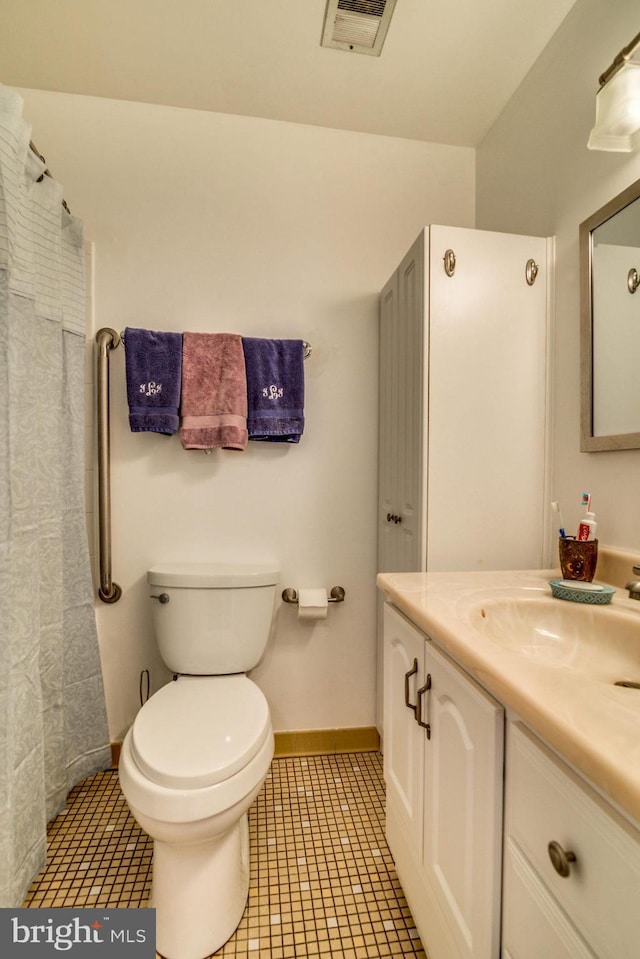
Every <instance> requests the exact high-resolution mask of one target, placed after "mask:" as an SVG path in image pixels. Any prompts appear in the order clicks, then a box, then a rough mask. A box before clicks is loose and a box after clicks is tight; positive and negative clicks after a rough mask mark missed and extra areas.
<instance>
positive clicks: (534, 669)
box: [377, 570, 640, 828]
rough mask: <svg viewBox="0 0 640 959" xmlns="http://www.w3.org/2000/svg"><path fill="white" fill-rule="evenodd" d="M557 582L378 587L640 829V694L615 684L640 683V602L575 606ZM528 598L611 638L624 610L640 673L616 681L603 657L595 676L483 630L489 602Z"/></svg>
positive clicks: (460, 581)
mask: <svg viewBox="0 0 640 959" xmlns="http://www.w3.org/2000/svg"><path fill="white" fill-rule="evenodd" d="M554 578H559V572H558V570H528V571H504V572H503V571H499V572H470V573H464V572H461V573H440V572H438V573H380V574H378V577H377V583H378V587H379V588H380V589H381V590H383V592H384V593H385V596H386V598H387V600H388V601H389V602H391V603H392V605H394V606H395V607H396V608H398V609H399V610H400V611H401V612H402V613H404V615H405V616H406V617H407V618H408V619H409V620H411V621H412V622H413V623H414V624H415V625H416V626H417V627H418V628H419V629H420V630H422V631H423V632H425V633H426V634H427V635H428V636H429V637H430V638H431V639H432V640H433V641H434V642H435V643H436V644H437V645H438V646H439V647H440V648H442V649H443V650H445V651H446V652H447V653H449V655H450V656H451V657H452V658H453V659H455V660H456V661H457V662H458V663H459V664H460V665H461V666H463V667H464V668H465V669H466V670H467V672H469V673H470V675H471V676H473V677H474V678H475V679H476V680H477V682H478V683H480V685H481V686H483V687H484V688H485V689H486V690H487V691H488V692H490V693H491V694H492V695H493V696H494V697H495V698H496V699H497V700H498V701H499V702H501V703H502V704H503V705H504V706H506V707H508V708H509V709H511V710H513V711H514V712H515V713H517V714H518V716H519V717H520V718H521V719H522V720H523V721H524V722H525V723H526V724H527V725H528V726H529V727H530V728H531V729H532V730H533V731H534V732H536V733H537V734H538V735H539V736H540V737H541V738H542V739H544V740H546V742H547V743H548V744H549V745H550V746H552V747H553V748H554V749H555V750H556V751H557V752H558V753H560V754H561V755H563V756H564V757H565V758H566V759H567V760H568V761H569V762H570V763H571V764H572V765H573V766H574V767H575V768H576V769H577V770H578V771H579V772H581V773H583V774H584V776H586V777H587V778H588V779H589V780H591V781H592V783H594V784H595V786H597V788H598V789H599V790H600V791H601V793H602V794H604V795H605V796H606V797H608V798H609V799H611V800H612V802H613V803H614V804H615V805H617V806H618V807H619V808H620V809H621V810H622V811H623V812H624V813H626V814H627V816H628V817H629V818H630V819H631V820H632V821H634V824H635V825H636V827H637V828H640V690H637V689H626V688H622V687H618V686H615V685H613V683H614V682H615V680H618V679H623V678H624V679H635V680H636V681H640V602H638V601H637V600H630V599H628V596H627V593H626V592H625V591H624V590H621V589H618V590H617V592H616V594H615V595H614V597H613V600H612V602H611V603H610V604H609V605H606V606H588V607H585V606H584V605H582V604H577V603H576V604H573V603H567V602H566V601H564V600H560V599H553V598H552V597H551V591H550V588H549V585H548V583H549V580H550V579H554ZM522 599H526V600H534V601H536V600H538V599H543V600H545V601H546V600H550V601H552V602H554V603H562V605H563V606H571V607H573V606H575V607H576V610H575V611H576V614H577V615H579V616H582V617H586V618H585V619H584V622H585V623H589V624H590V625H594V624H595V626H596V627H598V628H600V626H601V627H602V630H606V617H607V614H608V613H609V614H610V613H611V611H612V610H615V611H616V614H619V613H622V614H623V615H624V616H625V617H626V618H627V619H628V626H629V629H630V631H631V634H632V635H634V631H635V627H636V622H635V620H636V618H637V632H638V668H637V672H638V675H637V676H620V675H618V672H619V670H618V671H616V672H615V675H610V673H611V669H609V672H608V671H607V669H606V668H604V667H603V668H600V666H599V664H598V657H597V651H596V653H595V654H592V656H591V659H592V662H590V664H589V665H590V669H589V670H587V671H586V672H585V671H578V670H577V669H576V668H574V667H573V666H572V662H571V657H570V656H569V657H567V655H564V656H563V657H561V658H559V660H558V661H557V662H553V661H549V658H548V657H547V658H544V657H542V658H540V657H537V656H536V654H535V648H534V647H533V646H531V647H527V648H524V649H517V648H514V645H513V643H509V642H508V641H507V642H506V643H505V642H501V641H500V639H499V638H497V639H496V638H495V637H492V636H490V635H488V631H487V630H484V631H483V628H482V622H481V620H480V619H479V616H481V613H480V612H479V610H480V609H481V607H482V605H483V604H487V603H491V602H492V601H496V600H499V601H504V600H507V601H511V600H513V601H520V600H522ZM614 615H615V614H614ZM478 624H480V626H479V625H478ZM627 671H628V670H627Z"/></svg>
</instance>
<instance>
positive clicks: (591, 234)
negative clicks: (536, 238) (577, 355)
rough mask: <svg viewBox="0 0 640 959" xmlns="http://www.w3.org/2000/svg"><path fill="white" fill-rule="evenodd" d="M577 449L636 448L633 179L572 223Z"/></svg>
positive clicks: (638, 203)
mask: <svg viewBox="0 0 640 959" xmlns="http://www.w3.org/2000/svg"><path fill="white" fill-rule="evenodd" d="M580 308H581V367H582V370H581V372H582V438H581V444H580V449H581V450H583V451H585V452H589V451H596V450H625V449H626V450H629V449H640V180H638V181H637V182H636V183H633V184H632V185H631V186H630V187H628V188H627V189H626V190H624V191H623V192H622V193H621V194H620V195H619V196H617V197H615V199H613V200H611V202H610V203H607V204H606V206H603V207H602V209H601V210H598V212H597V213H594V214H593V216H591V217H589V219H588V220H585V221H584V223H581V224H580Z"/></svg>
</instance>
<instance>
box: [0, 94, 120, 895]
mask: <svg viewBox="0 0 640 959" xmlns="http://www.w3.org/2000/svg"><path fill="white" fill-rule="evenodd" d="M22 105H23V104H22V98H21V97H20V96H18V94H16V93H15V91H12V90H10V89H8V88H7V87H3V86H1V85H0V657H1V659H0V907H15V906H19V905H20V904H21V903H22V901H23V898H24V895H25V893H26V891H27V889H28V887H29V884H30V882H31V880H32V879H33V877H34V875H35V874H36V873H37V872H38V870H39V869H40V868H41V867H42V865H43V864H44V862H45V856H46V823H47V822H48V821H49V820H50V819H52V818H53V817H54V816H55V815H56V814H57V813H58V812H59V811H60V810H61V809H62V808H63V806H64V803H65V800H66V796H67V793H68V791H69V789H70V788H71V787H72V786H73V785H75V784H76V783H77V782H79V781H80V780H81V779H83V778H84V777H85V776H87V775H89V774H90V773H93V772H96V771H97V770H99V769H105V768H107V767H108V766H109V764H110V758H111V757H110V748H109V737H108V730H107V723H106V710H105V700H104V689H103V682H102V672H101V666H100V657H99V651H98V641H97V632H96V625H95V616H94V609H93V587H92V582H91V575H90V565H89V555H88V549H87V541H86V529H85V516H84V510H85V505H84V381H85V377H84V370H85V351H86V333H85V329H86V327H85V306H84V266H83V240H82V224H81V223H80V222H79V221H78V220H76V219H74V218H73V217H72V216H70V215H69V214H68V213H67V212H66V210H65V209H64V207H63V206H62V192H61V187H60V186H59V184H57V183H56V182H55V181H54V180H52V179H51V178H50V177H48V176H42V174H43V170H44V164H43V163H42V162H41V161H40V160H39V159H38V158H37V157H36V156H35V155H34V154H33V152H32V151H31V150H30V149H29V138H30V128H29V126H28V124H27V123H26V122H25V120H24V119H23V117H22Z"/></svg>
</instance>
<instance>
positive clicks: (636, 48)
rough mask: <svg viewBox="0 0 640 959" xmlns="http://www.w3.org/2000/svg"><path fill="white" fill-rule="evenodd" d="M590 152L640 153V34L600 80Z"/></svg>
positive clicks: (622, 51) (589, 144)
mask: <svg viewBox="0 0 640 959" xmlns="http://www.w3.org/2000/svg"><path fill="white" fill-rule="evenodd" d="M587 146H588V147H589V149H590V150H610V151H615V152H618V153H631V152H632V151H633V150H639V149H640V33H639V34H638V35H637V36H636V37H634V39H633V40H632V41H631V43H630V44H628V46H626V47H625V48H624V49H623V50H621V51H620V53H619V54H618V56H617V57H616V58H615V60H614V61H613V63H612V64H611V66H610V67H609V68H608V70H605V72H604V73H603V74H602V76H601V77H600V89H599V90H598V93H597V95H596V123H595V126H594V128H593V130H592V131H591V136H590V137H589V141H588V143H587Z"/></svg>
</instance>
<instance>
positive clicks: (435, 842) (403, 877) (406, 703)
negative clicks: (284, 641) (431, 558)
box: [384, 605, 504, 959]
mask: <svg viewBox="0 0 640 959" xmlns="http://www.w3.org/2000/svg"><path fill="white" fill-rule="evenodd" d="M384 635H385V639H384V654H385V660H384V668H385V737H384V744H385V750H384V767H385V780H386V784H387V839H388V842H389V846H390V849H391V852H392V853H393V856H394V859H395V862H396V868H397V871H398V875H399V877H400V881H401V883H402V886H403V889H404V892H405V895H406V897H407V901H408V903H409V906H410V908H411V910H412V913H413V917H414V919H415V922H416V925H417V927H418V930H419V932H420V935H421V938H422V940H423V943H424V946H425V949H426V951H427V953H428V955H429V957H430V959H496V957H497V956H498V954H499V938H500V875H501V868H500V860H501V845H502V839H501V829H502V768H503V728H504V722H503V709H502V707H501V706H500V705H499V704H498V703H497V702H496V701H495V700H494V699H492V698H491V696H489V695H488V694H487V693H486V692H485V691H484V690H483V689H481V688H480V687H479V686H478V685H477V684H476V683H475V682H473V680H471V679H470V678H469V677H468V676H467V675H466V674H465V673H464V672H463V671H462V670H461V669H460V668H459V667H458V666H457V665H455V664H454V663H453V662H452V661H451V660H450V659H449V658H448V657H447V656H445V655H443V654H442V653H440V652H439V651H438V650H436V649H434V648H433V644H432V643H431V642H430V641H429V640H428V639H427V638H426V637H425V636H424V634H423V633H421V632H420V631H419V630H418V629H416V628H415V626H413V625H412V624H411V623H409V622H408V621H407V620H406V619H405V618H404V617H403V616H402V615H401V614H400V613H399V612H397V611H396V610H395V609H392V608H391V607H390V606H388V605H385V608H384Z"/></svg>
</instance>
